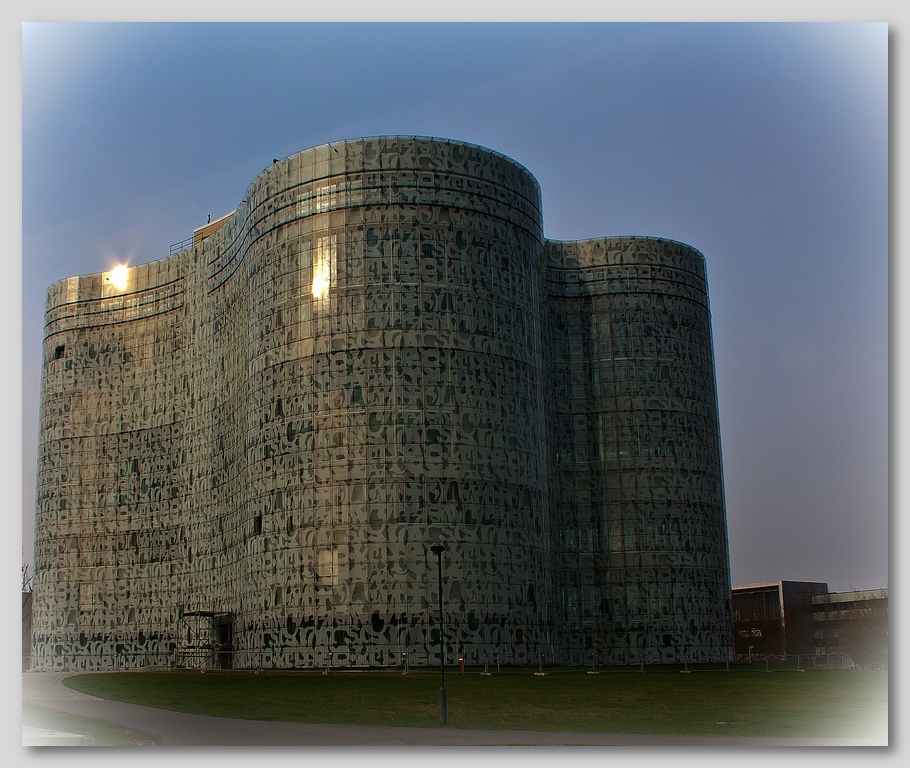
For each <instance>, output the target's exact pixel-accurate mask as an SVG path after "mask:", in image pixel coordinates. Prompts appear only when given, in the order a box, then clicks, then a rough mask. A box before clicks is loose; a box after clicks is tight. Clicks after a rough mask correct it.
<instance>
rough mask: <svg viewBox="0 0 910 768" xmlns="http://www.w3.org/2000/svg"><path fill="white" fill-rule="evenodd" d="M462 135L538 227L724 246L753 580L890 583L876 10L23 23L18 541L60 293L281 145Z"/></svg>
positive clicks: (238, 183) (135, 251)
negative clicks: (849, 18) (499, 162)
mask: <svg viewBox="0 0 910 768" xmlns="http://www.w3.org/2000/svg"><path fill="white" fill-rule="evenodd" d="M386 133H395V134H417V135H430V136H440V137H446V138H455V139H461V140H464V141H469V142H473V143H477V144H481V145H483V146H487V147H490V148H492V149H495V150H497V151H499V152H502V153H504V154H506V155H509V156H510V157H512V158H514V159H515V160H517V161H518V162H520V163H522V164H523V165H525V166H526V167H527V168H528V169H529V170H530V171H531V172H532V173H533V174H535V176H536V177H537V179H538V180H539V181H540V184H541V189H542V193H543V202H544V226H545V232H546V235H547V236H548V237H551V238H563V239H576V238H585V237H594V236H599V235H614V234H646V235H655V236H662V237H668V238H673V239H677V240H682V241H684V242H687V243H690V244H691V245H694V246H695V247H696V248H698V249H699V250H701V251H702V252H703V253H704V254H705V256H706V258H707V263H708V278H709V286H710V294H711V302H712V312H713V318H714V340H715V354H716V361H717V376H718V394H719V399H720V418H721V431H722V441H723V451H724V469H725V478H726V491H727V514H728V522H729V538H730V551H731V560H732V570H733V574H732V575H733V582H734V584H741V583H747V582H754V581H764V580H778V579H805V580H813V581H827V582H828V583H829V585H830V586H831V588H832V589H836V590H846V589H849V588H851V587H855V588H873V587H880V586H886V585H887V584H888V31H887V26H886V25H884V24H776V25H775V24H742V25H739V24H679V25H674V24H517V25H513V24H499V25H473V24H438V25H426V24H404V25H398V24H351V25H322V24H285V25H271V24H211V25H209V24H126V25H123V24H27V25H25V27H24V28H23V32H22V179H23V181H22V254H23V258H22V341H23V350H22V361H23V362H22V389H23V406H22V418H23V427H22V429H23V437H22V444H23V459H22V461H23V470H22V480H23V492H22V507H23V512H22V514H23V547H24V548H25V550H26V552H29V551H30V550H31V547H32V532H31V527H32V517H33V514H34V487H35V469H34V467H35V456H36V445H37V434H38V419H37V414H38V391H39V386H40V373H41V371H40V353H41V339H42V323H43V306H44V295H45V291H46V289H47V286H48V285H49V284H50V283H52V282H53V281H55V280H58V279H60V278H62V277H67V276H69V275H74V274H84V273H90V272H98V271H101V270H106V269H109V268H110V267H111V266H112V265H113V264H114V263H116V262H119V261H125V260H128V261H129V263H131V264H138V263H142V262H145V261H151V260H153V259H158V258H161V257H163V256H166V255H167V253H168V247H169V245H170V244H171V243H174V242H177V241H179V240H183V239H184V238H186V237H189V236H190V235H191V234H192V230H193V228H194V227H197V226H199V225H200V224H202V223H204V222H205V220H206V217H207V215H208V214H211V215H212V217H213V218H216V217H218V216H221V215H222V214H225V213H227V212H229V211H231V210H232V209H233V208H235V207H236V205H237V204H238V203H239V201H240V200H241V198H242V197H243V194H244V192H245V190H246V187H247V185H248V184H249V183H250V181H252V179H253V177H254V176H255V175H256V174H257V173H258V172H259V171H260V170H262V169H263V168H265V167H266V166H267V165H269V164H270V163H271V161H272V158H276V157H284V156H286V155H289V154H291V153H293V152H296V151H298V150H301V149H304V148H306V147H310V146H313V145H315V144H320V143H323V142H327V141H332V140H338V139H342V138H350V137H358V136H371V135H379V134H386Z"/></svg>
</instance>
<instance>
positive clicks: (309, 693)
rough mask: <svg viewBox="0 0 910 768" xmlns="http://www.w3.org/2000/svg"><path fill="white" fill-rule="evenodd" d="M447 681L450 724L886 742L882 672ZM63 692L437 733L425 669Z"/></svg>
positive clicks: (87, 683)
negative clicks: (426, 728)
mask: <svg viewBox="0 0 910 768" xmlns="http://www.w3.org/2000/svg"><path fill="white" fill-rule="evenodd" d="M547 671H548V674H547V676H546V677H537V676H535V675H534V674H532V672H533V670H503V672H502V673H501V674H493V675H492V676H490V677H485V676H482V675H480V674H478V673H477V671H471V672H468V673H466V674H464V675H462V674H458V673H457V672H449V673H447V674H446V692H447V700H448V727H450V728H451V727H454V728H490V729H506V728H507V729H519V730H544V731H599V732H608V733H609V732H613V733H669V734H716V735H735V736H821V737H848V738H875V737H878V738H881V737H883V736H885V735H886V734H887V722H888V675H887V673H886V672H865V671H860V670H807V671H805V672H795V671H776V672H772V673H765V672H761V671H751V670H749V671H744V670H735V671H731V672H724V671H722V670H718V671H706V670H698V669H695V670H693V672H692V673H691V674H687V675H684V674H680V671H679V669H678V668H660V669H654V668H651V669H649V670H648V672H647V673H646V674H640V673H638V672H637V671H635V670H634V669H615V668H614V669H609V668H602V669H601V670H600V671H601V674H598V675H589V674H586V671H585V670H583V669H549V670H547ZM64 684H65V685H67V686H69V687H70V688H73V689H75V690H78V691H82V692H83V693H88V694H91V695H93V696H99V697H102V698H107V699H117V700H120V701H127V702H131V703H135V704H145V705H148V706H154V707H161V708H163V709H172V710H177V711H180V712H191V713H196V714H204V715H215V716H219V717H237V718H244V719H248V720H284V721H292V722H306V723H350V724H361V725H392V726H429V727H434V726H439V675H438V673H433V672H429V671H420V672H415V673H412V674H410V675H408V676H403V675H401V674H400V673H396V672H385V671H370V672H343V671H335V672H332V673H331V674H329V675H322V674H321V673H320V672H318V671H316V672H313V671H299V672H263V673H262V674H259V675H255V674H252V673H250V672H208V673H205V674H200V673H199V672H120V673H104V674H90V675H80V676H76V677H70V678H67V679H66V680H65V681H64Z"/></svg>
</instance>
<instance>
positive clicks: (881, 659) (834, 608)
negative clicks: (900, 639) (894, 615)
mask: <svg viewBox="0 0 910 768" xmlns="http://www.w3.org/2000/svg"><path fill="white" fill-rule="evenodd" d="M812 623H813V627H814V635H815V651H816V653H846V654H849V655H850V657H851V659H852V661H853V663H855V664H857V665H859V666H861V667H864V668H866V669H887V668H888V588H887V587H885V588H884V589H865V590H854V591H852V592H831V593H828V594H825V595H814V596H813V597H812Z"/></svg>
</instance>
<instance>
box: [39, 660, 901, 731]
mask: <svg viewBox="0 0 910 768" xmlns="http://www.w3.org/2000/svg"><path fill="white" fill-rule="evenodd" d="M69 674H71V673H63V672H24V673H23V674H22V700H23V701H28V702H30V703H32V704H36V705H39V706H42V707H48V708H49V709H56V710H60V711H63V712H69V713H71V714H75V715H82V716H83V717H90V718H93V719H95V720H103V721H105V722H108V723H115V724H116V725H120V726H122V727H124V728H129V729H130V730H132V731H136V732H137V733H141V734H144V735H146V736H148V737H149V738H150V739H152V740H153V741H154V742H155V744H156V745H157V746H162V747H189V746H194V747H198V746H202V747H214V746H218V747H228V746H259V747H265V746H270V747H274V746H295V747H298V746H299V747H327V746H347V747H364V746H384V747H406V746H407V747H414V746H416V747H428V746H518V745H539V746H546V745H549V746H605V747H606V746H614V747H630V746H639V747H667V746H702V747H704V746H714V747H769V746H773V747H803V746H806V747H817V746H885V745H886V744H887V742H886V741H878V740H874V739H827V738H777V737H753V736H674V735H664V734H634V733H633V734H624V733H574V732H572V733H565V732H562V733H559V732H549V731H475V730H466V729H459V728H450V727H442V726H441V727H439V728H386V727H379V726H365V725H326V724H308V723H276V722H267V721H261V720H235V719H232V718H224V717H208V716H205V715H189V714H184V713H182V712H171V711H169V710H165V709H156V708H154V707H143V706H139V705H137V704H126V703H123V702H119V701H107V700H105V699H99V698H96V697H94V696H87V695H85V694H82V693H78V692H77V691H73V690H70V689H69V688H66V687H65V686H64V685H63V684H62V680H63V678H65V677H67V676H69Z"/></svg>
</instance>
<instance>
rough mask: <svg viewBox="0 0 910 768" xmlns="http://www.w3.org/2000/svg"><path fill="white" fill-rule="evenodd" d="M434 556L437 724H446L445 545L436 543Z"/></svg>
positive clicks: (432, 549)
mask: <svg viewBox="0 0 910 768" xmlns="http://www.w3.org/2000/svg"><path fill="white" fill-rule="evenodd" d="M430 551H431V552H432V553H433V554H434V555H436V562H437V564H438V566H439V683H440V686H439V722H440V723H441V724H442V725H445V724H446V668H445V658H446V641H445V614H443V612H442V553H443V552H445V551H446V548H445V545H444V544H443V543H442V542H441V541H438V542H436V543H435V544H433V545H432V546H431V547H430Z"/></svg>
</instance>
